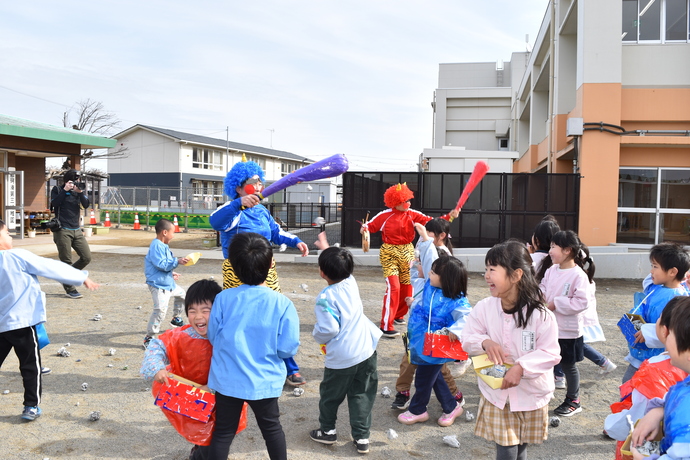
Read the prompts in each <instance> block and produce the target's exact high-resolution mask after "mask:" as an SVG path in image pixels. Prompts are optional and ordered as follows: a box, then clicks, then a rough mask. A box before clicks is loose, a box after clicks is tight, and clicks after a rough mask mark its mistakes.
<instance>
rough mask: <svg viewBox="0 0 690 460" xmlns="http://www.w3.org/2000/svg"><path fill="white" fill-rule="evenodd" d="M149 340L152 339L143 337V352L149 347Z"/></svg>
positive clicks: (148, 336) (151, 338)
mask: <svg viewBox="0 0 690 460" xmlns="http://www.w3.org/2000/svg"><path fill="white" fill-rule="evenodd" d="M151 340H153V337H151V336H150V335H147V336H146V337H144V344H143V345H142V347H144V350H146V349H147V348H148V347H149V343H151Z"/></svg>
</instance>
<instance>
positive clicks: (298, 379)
mask: <svg viewBox="0 0 690 460" xmlns="http://www.w3.org/2000/svg"><path fill="white" fill-rule="evenodd" d="M285 383H287V384H288V385H292V386H293V387H298V386H300V385H304V384H305V383H307V379H305V378H304V377H302V376H301V375H299V372H295V373H294V374H291V375H288V376H287V378H286V379H285Z"/></svg>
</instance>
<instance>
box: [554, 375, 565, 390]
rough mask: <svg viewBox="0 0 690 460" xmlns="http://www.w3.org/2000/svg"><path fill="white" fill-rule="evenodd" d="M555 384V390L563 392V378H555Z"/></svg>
mask: <svg viewBox="0 0 690 460" xmlns="http://www.w3.org/2000/svg"><path fill="white" fill-rule="evenodd" d="M555 383H556V389H558V390H565V377H556V378H555Z"/></svg>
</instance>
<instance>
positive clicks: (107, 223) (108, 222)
mask: <svg viewBox="0 0 690 460" xmlns="http://www.w3.org/2000/svg"><path fill="white" fill-rule="evenodd" d="M103 226H104V227H110V213H109V212H108V211H106V212H105V222H104V223H103Z"/></svg>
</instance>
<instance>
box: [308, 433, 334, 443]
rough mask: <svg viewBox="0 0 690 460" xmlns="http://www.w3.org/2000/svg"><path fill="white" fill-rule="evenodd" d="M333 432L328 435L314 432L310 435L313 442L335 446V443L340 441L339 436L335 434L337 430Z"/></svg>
mask: <svg viewBox="0 0 690 460" xmlns="http://www.w3.org/2000/svg"><path fill="white" fill-rule="evenodd" d="M332 431H333V433H332V434H326V433H325V432H324V431H321V430H312V432H311V433H309V437H310V438H311V439H312V441H316V442H320V443H321V444H329V445H330V444H335V442H336V441H337V440H338V435H337V434H335V430H332Z"/></svg>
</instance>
